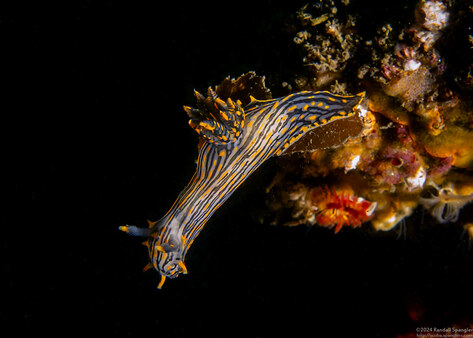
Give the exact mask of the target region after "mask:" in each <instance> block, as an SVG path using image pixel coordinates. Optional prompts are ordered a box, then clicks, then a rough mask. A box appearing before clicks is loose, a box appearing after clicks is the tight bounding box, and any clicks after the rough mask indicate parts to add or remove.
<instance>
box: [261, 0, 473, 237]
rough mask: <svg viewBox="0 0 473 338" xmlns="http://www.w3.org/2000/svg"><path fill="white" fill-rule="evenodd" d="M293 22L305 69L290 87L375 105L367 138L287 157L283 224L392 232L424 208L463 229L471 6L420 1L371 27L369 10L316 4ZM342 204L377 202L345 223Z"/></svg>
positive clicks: (281, 187) (469, 145)
mask: <svg viewBox="0 0 473 338" xmlns="http://www.w3.org/2000/svg"><path fill="white" fill-rule="evenodd" d="M414 4H415V3H414ZM296 14H297V18H298V20H299V24H298V25H299V26H298V27H299V31H298V32H297V33H296V34H295V36H294V43H295V44H296V45H298V46H300V50H301V53H302V54H303V57H302V60H301V61H302V64H303V65H304V66H305V68H304V71H301V72H300V73H299V74H296V75H295V76H294V79H292V80H288V81H286V82H285V84H286V86H287V87H288V88H297V89H298V90H334V91H336V92H339V93H344V92H345V91H347V90H348V91H349V92H357V91H360V90H365V91H366V99H365V102H364V105H363V107H364V108H363V114H362V131H361V132H360V133H359V134H358V135H356V136H353V137H350V138H348V139H347V141H346V142H342V143H339V144H338V145H337V146H328V147H318V148H315V147H314V148H312V149H311V147H310V145H308V146H306V147H305V148H304V149H303V152H301V153H300V155H301V156H300V157H298V158H297V157H291V158H288V159H285V160H284V159H283V160H284V161H286V162H284V163H283V165H282V166H281V169H280V171H279V173H278V180H277V182H276V183H274V182H273V183H272V184H271V186H270V187H269V188H268V192H269V195H270V197H269V198H268V201H267V204H268V206H269V209H270V210H271V211H272V212H273V214H274V215H275V218H274V223H283V224H286V225H295V224H308V225H315V224H318V225H322V226H335V227H336V232H338V231H340V229H341V228H342V226H352V227H358V226H359V225H360V224H361V223H363V222H366V221H370V222H371V224H372V226H373V227H374V228H375V229H376V230H382V231H387V230H391V229H393V228H394V227H395V226H396V225H398V224H400V223H401V221H403V220H406V219H407V217H408V216H410V215H411V214H412V213H413V212H414V211H415V210H416V208H418V207H423V208H424V209H426V210H427V211H428V212H429V213H430V215H431V216H432V217H433V219H434V220H436V221H437V222H439V223H447V222H450V223H454V222H458V221H460V219H459V212H460V209H461V208H462V207H464V206H465V205H467V204H468V203H469V202H470V201H471V200H473V188H471V187H472V186H473V185H472V184H471V183H470V182H472V181H473V171H472V169H473V168H472V165H473V99H472V97H471V93H472V92H473V76H472V75H471V74H473V61H472V60H473V47H472V46H473V37H472V35H471V32H470V31H469V30H468V29H466V27H471V26H473V4H471V3H468V2H451V1H446V0H445V1H444V0H420V1H418V2H417V3H416V4H415V6H412V7H411V6H408V7H406V9H404V14H403V15H402V18H401V19H399V20H394V19H391V21H390V20H389V19H388V20H387V21H381V20H380V21H378V22H377V26H375V27H372V28H371V29H369V30H367V29H363V28H362V26H363V23H365V22H371V21H370V19H369V18H367V15H368V14H367V13H366V12H364V11H363V10H359V9H358V8H357V7H355V6H352V4H350V3H349V2H348V1H337V0H330V1H315V2H313V3H311V4H308V5H305V6H304V7H302V8H301V9H300V10H299V11H298V12H297V13H296ZM454 50H461V51H462V53H463V54H462V55H464V57H463V56H462V55H459V53H455V52H453V51H454ZM323 136H325V137H326V138H330V135H323ZM324 142H325V141H324ZM327 144H330V142H329V141H328V142H327ZM458 177H461V179H459V178H458ZM326 187H329V188H326ZM342 191H345V192H349V193H342ZM340 194H341V195H340ZM316 196H319V197H318V198H317V197H316ZM336 196H338V197H340V198H341V199H342V200H344V201H345V200H346V201H347V203H348V204H350V203H351V202H353V201H355V200H357V201H362V202H363V201H365V202H367V203H372V205H375V206H374V207H373V209H372V213H370V215H369V217H367V218H366V219H363V220H362V219H360V218H359V217H350V216H343V217H342V216H339V215H341V214H343V212H340V210H344V211H346V210H345V209H344V207H340V208H327V205H323V202H322V201H324V200H325V201H329V200H331V199H332V200H333V199H335V200H336ZM346 196H356V198H355V199H353V200H350V199H346V198H345V197H346ZM360 198H361V200H360ZM348 201H351V202H348ZM368 201H372V202H368ZM327 203H329V202H327ZM348 204H347V205H348ZM362 204H363V203H362ZM333 205H339V206H342V205H343V203H341V202H340V203H338V204H337V203H335V204H333ZM321 210H330V211H327V212H325V211H324V212H322V211H321ZM334 210H338V211H337V212H335V211H334ZM370 211H371V209H370ZM348 214H350V213H349V212H348ZM345 215H346V213H345ZM325 216H327V217H325ZM340 217H341V218H340ZM327 219H330V221H327ZM342 219H343V221H342ZM340 224H341V225H340Z"/></svg>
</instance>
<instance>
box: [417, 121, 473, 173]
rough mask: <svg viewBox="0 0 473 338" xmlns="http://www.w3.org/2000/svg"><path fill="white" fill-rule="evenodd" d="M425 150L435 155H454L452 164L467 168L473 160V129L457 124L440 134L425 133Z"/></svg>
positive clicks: (443, 156)
mask: <svg viewBox="0 0 473 338" xmlns="http://www.w3.org/2000/svg"><path fill="white" fill-rule="evenodd" d="M422 141H423V143H424V148H425V150H426V151H427V152H428V153H429V154H430V155H432V156H434V157H440V158H445V157H449V156H452V158H453V163H452V165H454V166H456V167H459V168H467V167H468V166H469V165H471V164H472V162H473V131H472V130H468V129H465V128H461V127H457V126H448V127H447V128H445V130H444V131H443V132H442V133H441V134H439V135H438V136H432V135H428V134H424V136H423V140H422Z"/></svg>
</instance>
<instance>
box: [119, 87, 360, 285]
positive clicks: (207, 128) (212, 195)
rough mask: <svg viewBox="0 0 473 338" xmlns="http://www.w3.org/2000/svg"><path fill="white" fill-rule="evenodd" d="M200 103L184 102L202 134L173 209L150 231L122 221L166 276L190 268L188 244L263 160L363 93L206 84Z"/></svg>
mask: <svg viewBox="0 0 473 338" xmlns="http://www.w3.org/2000/svg"><path fill="white" fill-rule="evenodd" d="M195 95H196V98H197V108H191V107H186V106H185V107H184V110H185V111H186V113H187V114H188V115H189V117H190V121H189V124H190V126H191V127H192V128H194V129H195V130H196V131H197V133H199V135H200V138H201V141H200V143H199V155H198V159H197V169H196V171H195V174H194V176H193V177H192V179H191V181H190V182H189V184H188V185H187V186H186V187H185V188H184V190H183V191H182V192H181V193H180V195H179V196H178V198H177V200H176V201H175V202H174V204H173V205H172V207H171V209H170V210H169V211H168V212H167V214H166V215H165V216H164V217H163V218H161V219H160V220H159V221H157V222H149V228H148V229H144V228H138V227H136V226H121V227H120V230H122V231H125V232H127V233H129V234H131V235H137V236H147V237H148V240H147V241H146V242H145V244H146V246H147V247H148V252H149V258H150V263H149V264H148V265H147V267H146V268H145V269H149V268H152V267H154V268H155V269H156V270H157V271H158V272H159V273H160V275H161V281H160V283H159V285H158V288H161V287H162V285H163V283H164V281H165V280H166V278H167V277H168V278H175V277H177V276H179V274H181V273H183V274H186V273H187V268H186V266H185V265H184V259H185V257H186V253H187V251H188V250H189V247H190V246H191V245H192V243H193V242H194V240H195V238H196V237H197V236H198V235H199V233H200V232H201V230H202V228H203V227H204V225H205V224H206V222H207V221H208V220H209V218H210V217H211V216H212V214H213V213H214V212H215V211H216V210H217V209H218V208H219V207H220V206H221V205H222V204H223V203H224V202H225V201H226V200H227V199H228V198H229V197H230V195H231V194H232V193H233V192H234V191H235V190H236V189H237V188H238V186H239V185H240V184H242V182H243V181H244V180H245V179H246V178H247V177H248V176H249V175H251V173H253V172H254V171H255V170H256V169H257V168H258V167H259V166H260V165H261V164H262V163H263V162H264V161H266V160H267V159H268V158H271V157H272V156H279V155H283V154H284V153H285V152H286V150H287V149H288V148H289V147H290V146H291V145H292V144H294V143H295V142H296V141H297V140H299V139H300V138H301V137H302V136H303V135H304V134H306V133H307V132H309V131H310V130H312V129H314V128H319V127H322V126H324V125H327V124H330V123H331V122H332V121H334V120H337V119H343V118H347V117H349V116H351V115H354V114H356V113H357V109H358V106H359V105H360V103H361V101H362V100H363V97H364V93H360V94H357V95H352V96H340V95H335V94H331V93H329V92H325V91H320V92H311V91H303V92H299V93H294V94H290V95H288V96H286V97H281V98H277V99H270V100H257V99H255V98H253V97H250V102H249V103H248V104H246V105H244V107H243V104H242V102H241V101H240V100H239V99H235V98H232V97H230V96H229V97H220V96H219V95H218V91H217V92H215V91H214V90H212V89H211V88H209V89H208V95H207V97H204V96H203V95H202V94H200V93H198V92H197V91H196V92H195Z"/></svg>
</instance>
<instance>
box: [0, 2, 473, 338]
mask: <svg viewBox="0 0 473 338" xmlns="http://www.w3.org/2000/svg"><path fill="white" fill-rule="evenodd" d="M406 3H412V2H406ZM304 4H305V2H302V1H301V2H290V3H286V4H284V5H280V4H278V5H276V4H275V3H273V2H271V1H263V2H258V3H254V4H253V5H252V6H249V5H243V4H240V3H237V2H232V3H228V4H225V5H224V4H221V5H220V7H218V6H215V5H214V6H210V5H206V4H203V3H199V2H194V3H193V4H182V3H178V2H173V3H166V4H162V3H160V4H159V5H157V4H152V2H149V3H148V4H142V3H138V2H128V3H125V2H115V1H73V2H65V1H61V2H54V3H53V2H47V3H43V2H40V1H38V2H36V3H35V4H25V3H18V2H16V3H15V5H11V6H5V5H2V6H3V7H4V8H2V12H1V17H0V18H1V22H0V27H1V28H2V29H1V34H2V36H1V40H0V44H1V49H2V52H1V53H2V58H3V62H2V74H1V80H0V81H2V83H3V86H2V87H3V89H2V95H1V97H2V99H1V100H2V106H3V109H2V122H1V133H2V135H1V142H2V146H1V149H2V163H3V165H2V167H3V168H4V169H6V173H5V174H4V175H2V176H3V179H2V181H3V183H2V192H3V197H4V200H5V199H6V200H7V202H3V203H4V204H3V208H2V209H4V211H2V214H1V217H2V218H1V220H2V221H1V223H2V224H1V229H2V232H1V235H0V236H1V238H2V244H1V248H2V255H1V261H2V270H3V276H4V277H2V279H1V283H2V285H1V291H2V294H1V297H2V299H1V306H0V316H1V317H0V319H1V321H2V328H14V329H15V330H16V332H19V333H20V332H29V333H34V334H37V335H39V334H40V333H46V334H47V333H60V334H61V333H62V334H69V333H71V332H75V333H83V334H87V333H90V334H100V333H102V334H107V336H114V335H132V336H143V335H144V334H148V335H149V334H151V335H156V336H166V335H169V334H174V335H178V336H180V335H185V336H190V335H191V334H202V333H206V334H208V335H211V336H212V335H216V336H221V337H223V336H228V335H231V334H236V333H240V334H243V336H248V337H273V336H276V335H279V334H286V335H288V336H294V335H295V334H296V333H304V336H319V335H327V334H330V335H331V336H335V335H341V334H344V335H345V336H347V335H350V334H353V335H354V334H360V333H362V334H364V336H392V335H395V334H398V333H403V332H408V331H412V330H415V328H416V327H418V326H422V325H436V326H437V327H442V326H449V325H450V324H452V322H454V321H458V320H461V319H464V318H465V317H466V318H468V316H469V318H471V315H472V311H471V307H470V308H468V304H471V301H472V293H471V285H472V277H471V274H468V271H471V267H472V264H471V262H472V259H473V255H472V252H471V251H470V250H468V242H467V241H466V240H465V238H466V237H465V236H463V237H462V228H461V226H459V225H457V226H440V225H436V224H434V222H432V220H431V219H430V218H429V217H428V216H427V215H424V214H423V212H422V211H420V210H418V211H416V213H414V215H413V216H412V217H411V218H410V219H409V220H408V221H407V229H408V230H407V238H406V239H399V240H396V237H397V234H396V233H395V232H390V233H376V232H374V231H372V230H370V228H369V225H366V226H365V227H364V228H363V229H361V230H360V229H357V230H351V229H344V230H343V231H342V232H341V233H339V234H337V235H334V234H333V232H332V231H330V230H327V229H319V228H313V229H310V230H308V229H307V228H306V227H304V226H302V227H297V228H288V227H281V226H280V227H273V226H269V225H267V224H259V223H258V222H257V220H256V219H257V217H258V214H259V213H260V212H262V210H264V201H263V199H264V197H265V195H264V188H265V187H266V186H267V185H268V184H269V182H270V181H271V178H272V177H273V175H274V173H275V171H276V170H277V161H276V160H271V161H269V162H268V163H267V164H265V165H263V167H262V168H261V169H260V170H259V171H258V172H257V173H255V174H254V175H253V176H252V177H250V178H249V179H248V180H247V182H246V183H245V184H243V185H242V187H241V188H240V189H239V190H238V191H237V192H236V193H235V194H234V195H233V197H232V198H231V199H230V200H229V201H228V202H227V203H226V204H225V205H224V206H223V207H222V208H221V209H220V210H219V211H217V213H216V214H215V215H214V217H213V218H212V220H211V221H210V222H209V223H208V225H207V226H206V228H205V230H204V231H203V232H202V234H201V235H200V236H199V238H198V240H197V241H196V242H195V243H194V245H193V247H192V248H191V250H190V252H189V254H188V257H187V260H186V265H187V267H188V269H189V272H190V273H189V274H188V275H186V276H182V277H179V278H178V279H175V280H168V281H166V283H165V285H164V287H163V289H162V290H156V285H157V283H158V282H159V276H158V274H157V273H154V272H148V273H142V272H141V268H142V267H143V266H144V265H145V264H146V263H147V254H146V250H145V248H144V247H142V246H141V245H140V240H139V239H135V238H131V237H129V236H127V235H125V234H123V233H120V232H119V231H118V226H120V225H123V224H136V225H141V226H145V225H146V219H151V220H156V219H158V218H159V217H161V216H162V215H164V213H165V212H166V211H167V210H168V208H169V207H170V205H171V204H172V203H173V201H174V199H175V198H176V197H177V195H178V193H179V192H180V191H181V189H182V188H183V187H184V186H185V184H186V183H187V181H188V180H189V179H190V177H191V176H192V173H193V171H194V160H195V158H196V156H197V149H196V144H197V136H196V135H195V133H194V132H193V131H192V130H191V128H189V127H188V126H187V117H186V115H185V113H184V112H183V110H182V105H184V104H186V105H192V103H193V97H192V90H193V89H194V88H195V89H198V90H200V91H205V89H206V88H207V87H208V86H209V85H215V84H218V83H219V82H220V81H221V80H222V79H223V78H224V77H225V76H227V75H231V76H232V77H236V76H239V75H240V74H241V73H244V72H246V71H249V70H255V71H256V72H257V73H258V74H261V75H267V85H268V87H269V88H271V89H272V91H273V93H274V94H275V95H278V93H280V92H282V88H281V82H282V81H285V80H286V81H287V80H291V76H292V74H293V71H294V70H295V69H298V67H300V60H301V55H300V54H298V51H297V49H296V48H295V47H294V44H293V42H292V37H293V35H294V31H293V30H292V29H291V23H293V22H294V21H291V20H294V17H293V14H294V13H295V12H296V11H297V9H299V8H300V7H301V6H303V5H304ZM366 8H369V6H366ZM372 10H373V11H374V12H376V13H377V18H378V19H379V20H382V18H383V15H384V16H385V17H389V15H393V13H394V12H393V11H391V12H390V11H389V10H388V9H386V8H384V7H382V8H381V7H379V8H375V9H372ZM365 25H366V23H365ZM470 215H471V212H469V211H468V210H464V213H463V214H462V216H464V217H465V218H466V219H468V217H469V216H470ZM5 276H6V277H5ZM412 309H414V310H416V311H419V313H421V315H420V316H421V319H420V320H419V321H413V320H412V319H411V318H410V317H409V315H408V312H409V311H411V312H412V311H413V310H412Z"/></svg>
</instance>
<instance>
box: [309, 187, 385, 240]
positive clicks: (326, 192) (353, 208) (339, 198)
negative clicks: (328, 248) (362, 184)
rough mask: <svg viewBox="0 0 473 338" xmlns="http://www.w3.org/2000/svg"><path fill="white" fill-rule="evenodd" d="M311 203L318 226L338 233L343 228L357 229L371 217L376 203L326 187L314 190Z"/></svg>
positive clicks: (346, 191)
mask: <svg viewBox="0 0 473 338" xmlns="http://www.w3.org/2000/svg"><path fill="white" fill-rule="evenodd" d="M311 202H312V204H313V206H314V208H316V210H317V214H316V216H315V220H316V222H317V224H318V225H320V226H324V227H329V228H332V227H335V233H338V232H339V231H340V230H341V229H342V227H343V226H345V225H346V226H351V227H359V226H361V224H362V223H364V222H366V221H368V220H370V219H371V218H372V217H373V214H374V211H375V209H376V205H377V204H376V202H370V201H367V200H365V199H364V198H362V197H358V196H355V195H354V194H353V191H350V190H340V191H337V190H335V189H332V190H330V189H329V188H328V187H325V188H315V189H313V190H312V192H311Z"/></svg>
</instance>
